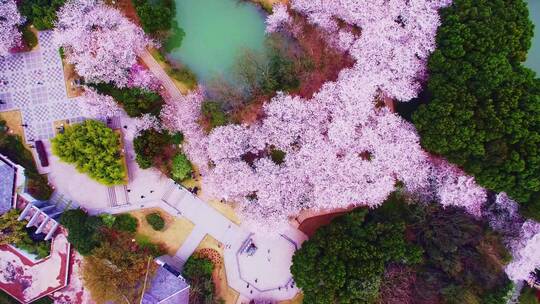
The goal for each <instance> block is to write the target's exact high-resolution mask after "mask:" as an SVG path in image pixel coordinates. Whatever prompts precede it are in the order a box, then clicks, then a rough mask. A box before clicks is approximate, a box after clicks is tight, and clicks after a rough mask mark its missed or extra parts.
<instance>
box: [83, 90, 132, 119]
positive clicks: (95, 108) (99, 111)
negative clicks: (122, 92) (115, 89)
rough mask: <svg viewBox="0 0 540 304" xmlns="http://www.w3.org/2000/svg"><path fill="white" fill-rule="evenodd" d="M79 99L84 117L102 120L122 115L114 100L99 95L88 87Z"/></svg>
mask: <svg viewBox="0 0 540 304" xmlns="http://www.w3.org/2000/svg"><path fill="white" fill-rule="evenodd" d="M80 99H81V102H82V108H83V111H84V114H85V116H86V117H91V118H96V119H104V118H110V117H115V116H121V115H123V113H124V111H123V110H122V108H121V107H120V106H119V105H118V103H116V101H115V100H114V98H112V97H111V96H108V95H102V94H99V93H98V92H97V91H96V90H94V89H92V88H90V87H86V88H85V92H84V94H83V95H82V96H81V98H80Z"/></svg>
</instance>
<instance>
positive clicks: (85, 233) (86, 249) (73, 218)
mask: <svg viewBox="0 0 540 304" xmlns="http://www.w3.org/2000/svg"><path fill="white" fill-rule="evenodd" d="M60 223H61V224H62V226H64V227H65V228H66V229H67V230H68V241H69V242H70V243H71V244H72V245H73V246H74V247H75V249H77V251H78V252H79V253H80V254H82V255H89V254H90V253H91V252H92V250H94V248H96V247H98V246H99V243H100V241H99V234H98V232H99V231H98V230H99V228H100V227H102V226H103V221H102V220H101V218H100V217H97V216H90V215H88V213H86V212H85V211H84V210H82V209H71V210H66V211H64V213H62V216H61V217H60Z"/></svg>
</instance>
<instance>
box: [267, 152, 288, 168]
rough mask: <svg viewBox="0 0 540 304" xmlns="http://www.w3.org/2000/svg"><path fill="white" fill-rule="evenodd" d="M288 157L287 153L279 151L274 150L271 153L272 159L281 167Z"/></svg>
mask: <svg viewBox="0 0 540 304" xmlns="http://www.w3.org/2000/svg"><path fill="white" fill-rule="evenodd" d="M286 155H287V153H285V152H283V151H281V150H278V149H272V151H270V158H271V159H272V161H273V162H274V163H275V164H276V165H281V164H282V163H283V162H284V161H285V156H286Z"/></svg>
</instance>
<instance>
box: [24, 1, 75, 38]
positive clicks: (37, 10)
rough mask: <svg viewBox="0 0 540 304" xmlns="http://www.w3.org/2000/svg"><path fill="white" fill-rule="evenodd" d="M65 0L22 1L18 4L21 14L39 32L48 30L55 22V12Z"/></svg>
mask: <svg viewBox="0 0 540 304" xmlns="http://www.w3.org/2000/svg"><path fill="white" fill-rule="evenodd" d="M65 2H66V1H65V0H23V1H21V2H20V10H21V13H22V14H23V15H24V16H26V18H28V20H29V21H30V22H31V23H32V24H33V25H34V27H35V28H36V29H38V30H40V31H42V30H50V29H52V28H53V27H54V23H55V22H56V20H57V18H56V11H57V10H58V9H59V8H60V7H62V5H64V3H65Z"/></svg>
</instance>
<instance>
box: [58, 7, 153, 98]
mask: <svg viewBox="0 0 540 304" xmlns="http://www.w3.org/2000/svg"><path fill="white" fill-rule="evenodd" d="M54 34H55V40H56V42H57V43H58V45H60V46H62V47H63V48H64V50H65V54H66V58H67V60H68V61H69V62H70V63H72V64H74V65H75V69H76V71H77V73H78V74H79V75H81V76H83V77H84V78H85V80H86V81H88V82H114V83H115V84H116V85H117V86H119V87H123V86H126V85H127V84H128V83H129V82H130V69H132V67H134V66H135V65H136V63H137V56H138V54H140V53H141V52H143V51H144V50H145V47H146V46H147V45H148V44H149V43H150V40H149V39H148V38H147V37H146V36H145V35H144V33H143V31H142V29H140V28H139V27H137V26H136V25H135V24H133V23H131V22H130V21H129V20H128V19H127V18H126V17H124V16H123V15H122V13H121V12H119V11H118V10H116V9H114V8H112V7H109V6H107V5H106V4H104V3H102V2H101V1H98V0H69V1H67V2H66V4H65V5H64V6H63V7H62V8H61V9H60V10H59V11H58V22H57V24H56V28H55V30H54Z"/></svg>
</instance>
